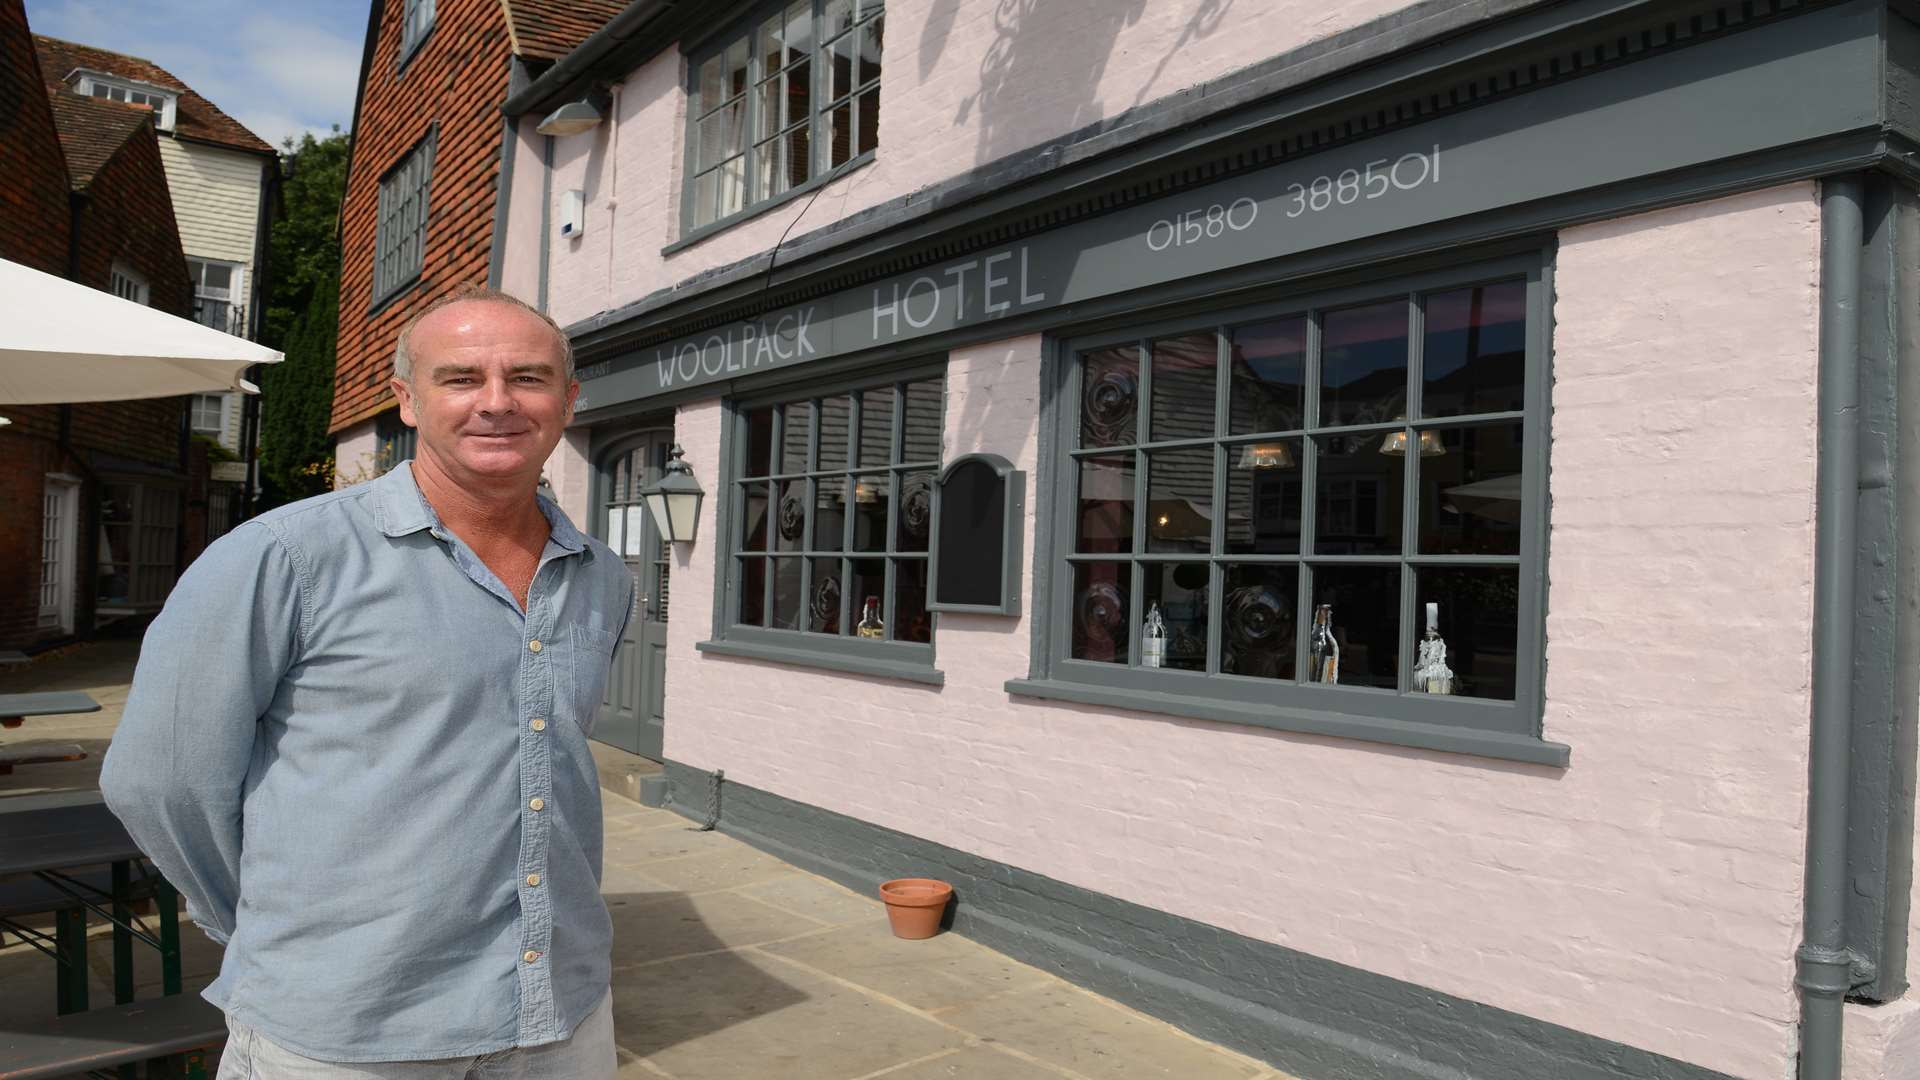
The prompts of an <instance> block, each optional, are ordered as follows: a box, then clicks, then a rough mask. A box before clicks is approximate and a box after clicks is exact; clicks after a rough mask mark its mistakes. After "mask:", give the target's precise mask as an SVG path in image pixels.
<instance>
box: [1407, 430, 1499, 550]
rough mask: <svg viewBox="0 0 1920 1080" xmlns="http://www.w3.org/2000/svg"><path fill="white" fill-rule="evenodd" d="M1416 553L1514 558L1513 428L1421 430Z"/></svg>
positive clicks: (1419, 439)
mask: <svg viewBox="0 0 1920 1080" xmlns="http://www.w3.org/2000/svg"><path fill="white" fill-rule="evenodd" d="M1417 445H1418V446H1419V447H1420V550H1421V551H1422V552H1423V553H1425V554H1429V555H1518V554H1520V510H1521V499H1520V494H1521V492H1520V465H1521V461H1520V452H1521V426H1520V425H1519V424H1489V425H1487V426H1485V427H1470V428H1454V429H1451V430H1442V431H1423V432H1421V433H1420V434H1419V437H1418V443H1417Z"/></svg>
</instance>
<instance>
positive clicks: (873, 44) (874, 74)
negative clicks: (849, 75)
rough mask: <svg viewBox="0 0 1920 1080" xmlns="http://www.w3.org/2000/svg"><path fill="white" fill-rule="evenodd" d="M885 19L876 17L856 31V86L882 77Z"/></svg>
mask: <svg viewBox="0 0 1920 1080" xmlns="http://www.w3.org/2000/svg"><path fill="white" fill-rule="evenodd" d="M885 23H886V20H885V19H881V18H875V19H873V20H872V21H871V22H868V23H867V24H866V25H865V26H862V27H861V28H860V29H859V30H857V31H855V33H854V35H853V36H854V38H855V39H856V40H857V41H858V43H859V45H858V49H857V54H856V58H855V65H856V66H855V69H854V83H853V85H855V86H866V85H868V84H869V83H872V82H874V81H875V80H877V79H879V78H880V47H881V45H882V44H883V43H884V40H885V33H884V30H885Z"/></svg>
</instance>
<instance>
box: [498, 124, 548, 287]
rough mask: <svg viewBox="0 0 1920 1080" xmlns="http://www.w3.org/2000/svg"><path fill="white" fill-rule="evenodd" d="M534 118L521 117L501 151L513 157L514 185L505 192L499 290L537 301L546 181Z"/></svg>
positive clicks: (543, 140) (542, 141)
mask: <svg viewBox="0 0 1920 1080" xmlns="http://www.w3.org/2000/svg"><path fill="white" fill-rule="evenodd" d="M537 123H539V120H538V118H537V117H531V116H523V117H521V118H520V122H519V123H518V124H517V125H516V126H515V130H514V135H513V137H512V138H510V139H508V140H507V144H506V146H505V147H503V148H502V152H503V153H507V154H512V155H513V186H512V188H511V189H510V190H509V191H508V193H507V235H506V241H505V244H506V246H505V248H504V249H503V251H502V253H501V254H502V258H501V261H500V289H501V291H502V292H507V293H511V294H513V295H514V296H517V297H519V298H520V299H522V300H525V301H526V302H527V303H529V304H537V303H539V302H540V200H541V197H542V191H541V188H542V186H543V184H544V183H545V181H546V162H544V161H542V160H541V152H542V151H543V150H544V149H545V144H546V137H545V136H543V135H541V134H539V133H538V132H536V131H535V130H534V125H535V124H537Z"/></svg>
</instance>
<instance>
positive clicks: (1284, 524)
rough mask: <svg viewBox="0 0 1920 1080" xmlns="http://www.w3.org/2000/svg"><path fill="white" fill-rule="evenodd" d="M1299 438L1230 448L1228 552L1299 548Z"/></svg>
mask: <svg viewBox="0 0 1920 1080" xmlns="http://www.w3.org/2000/svg"><path fill="white" fill-rule="evenodd" d="M1300 493H1301V477H1300V440H1299V439H1276V440H1274V441H1272V442H1265V443H1244V444H1241V445H1238V446H1229V447H1227V552H1228V553H1229V554H1232V555H1292V554H1294V553H1296V552H1298V551H1299V550H1300Z"/></svg>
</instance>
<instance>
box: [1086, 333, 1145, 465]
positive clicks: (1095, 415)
mask: <svg viewBox="0 0 1920 1080" xmlns="http://www.w3.org/2000/svg"><path fill="white" fill-rule="evenodd" d="M1080 372H1081V379H1080V445H1081V446H1083V447H1088V448H1092V447H1096V446H1127V445H1130V444H1131V443H1132V442H1133V441H1134V439H1133V433H1134V431H1135V430H1137V424H1138V419H1137V418H1138V414H1139V404H1140V350H1139V349H1136V348H1134V347H1132V346H1130V345H1129V346H1122V347H1120V348H1117V349H1099V350H1096V351H1094V352H1089V353H1086V354H1084V355H1083V356H1082V357H1081V360H1080Z"/></svg>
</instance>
